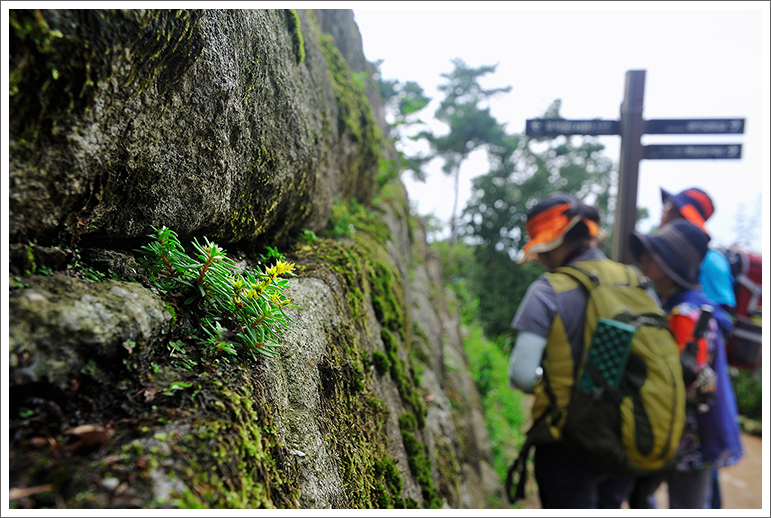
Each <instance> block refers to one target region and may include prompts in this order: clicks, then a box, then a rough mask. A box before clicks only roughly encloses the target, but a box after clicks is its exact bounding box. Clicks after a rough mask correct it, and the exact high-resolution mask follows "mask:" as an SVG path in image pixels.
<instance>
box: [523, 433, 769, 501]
mask: <svg viewBox="0 0 771 518" xmlns="http://www.w3.org/2000/svg"><path fill="white" fill-rule="evenodd" d="M762 444H763V443H762V439H761V438H760V437H757V436H754V435H749V434H742V445H743V446H744V456H743V457H742V458H741V460H740V461H739V462H738V463H736V464H735V465H734V466H731V467H728V468H723V469H721V470H720V493H721V495H722V498H723V509H762V508H763V449H762ZM528 486H529V487H528V491H526V494H527V500H526V501H524V502H522V508H524V509H540V508H541V503H540V501H539V500H538V492H537V491H538V490H537V486H536V484H535V477H532V476H531V477H530V480H528ZM655 496H656V502H657V504H658V507H659V509H668V508H669V498H668V497H667V488H666V484H662V485H661V487H659V489H658V491H656V494H655ZM624 507H625V508H628V507H627V506H626V505H625V506H624Z"/></svg>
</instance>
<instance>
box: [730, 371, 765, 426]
mask: <svg viewBox="0 0 771 518" xmlns="http://www.w3.org/2000/svg"><path fill="white" fill-rule="evenodd" d="M762 369H763V368H762V367H758V368H757V369H755V370H748V369H730V372H731V384H732V385H733V389H734V395H735V396H736V406H737V407H738V410H739V414H740V415H743V416H745V417H749V418H750V419H754V420H756V421H761V420H762V418H763V386H762V380H763V370H762Z"/></svg>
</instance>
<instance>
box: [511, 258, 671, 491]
mask: <svg viewBox="0 0 771 518" xmlns="http://www.w3.org/2000/svg"><path fill="white" fill-rule="evenodd" d="M546 275H547V279H548V280H549V282H550V283H551V284H552V285H553V286H554V285H555V284H556V285H560V284H561V285H562V286H563V287H564V285H565V283H569V284H571V285H572V286H573V287H574V286H575V284H576V283H577V284H578V285H579V286H581V287H583V289H585V290H586V293H587V296H588V300H587V306H586V320H585V324H584V354H583V358H581V359H580V360H579V362H580V363H579V366H578V370H577V376H576V377H575V379H574V380H573V383H572V386H570V387H569V395H568V396H565V395H561V396H559V397H560V398H563V399H564V398H565V397H569V402H568V403H567V405H566V406H565V404H564V400H563V401H562V403H560V404H557V400H558V398H557V396H555V395H554V393H553V391H551V389H550V383H549V379H550V377H554V376H562V377H563V378H562V379H564V376H568V375H569V376H570V377H571V378H572V372H571V373H555V372H553V371H552V372H548V371H547V369H546V367H545V368H544V377H543V380H542V387H541V388H542V389H544V390H545V391H546V393H547V394H548V396H549V398H548V400H549V401H551V402H552V403H551V404H550V405H549V407H548V408H546V409H545V411H543V413H542V414H540V415H539V417H538V418H537V419H536V420H535V422H534V423H533V426H532V427H531V428H530V430H529V431H528V434H527V439H526V441H525V444H524V446H523V447H522V450H521V451H520V454H519V456H518V458H517V459H516V460H515V461H514V463H513V464H512V466H511V467H510V468H509V472H508V474H507V479H506V490H507V493H508V495H509V497H510V499H511V500H512V501H516V500H518V499H520V498H523V497H524V485H525V479H526V473H527V470H526V469H525V463H526V461H527V458H528V455H529V450H530V448H531V447H532V446H534V445H538V444H545V443H549V442H553V441H556V440H562V441H563V443H564V445H565V447H566V449H567V451H568V452H569V453H570V455H572V456H573V457H574V458H576V459H577V460H579V461H581V462H582V463H584V464H585V465H587V466H589V467H592V468H594V469H596V470H599V471H603V472H607V473H615V474H619V475H633V476H644V475H648V474H651V473H654V472H656V471H659V470H661V469H663V468H664V467H666V466H667V465H668V463H669V462H670V461H671V460H672V459H673V457H674V455H675V453H676V451H677V447H678V444H679V442H680V438H681V436H682V432H683V427H684V425H685V387H684V383H683V374H682V367H681V364H680V356H679V352H678V347H677V343H676V342H675V339H674V337H673V335H672V333H671V331H670V330H669V327H668V325H667V319H666V316H665V314H664V311H663V310H662V309H661V308H660V307H659V306H658V304H656V302H655V301H654V300H653V299H652V298H651V297H650V295H649V294H648V292H647V285H646V284H645V282H643V277H642V275H641V274H640V273H639V272H638V271H637V269H635V268H634V267H632V266H628V265H624V264H621V263H617V262H615V261H610V260H608V259H598V260H588V261H581V262H579V263H576V264H575V265H574V266H566V267H560V268H557V269H556V270H555V271H554V272H551V273H548V274H546ZM562 336H564V333H563V334H562ZM565 341H566V343H565V348H567V349H568V350H569V349H570V344H569V343H567V338H566V337H565ZM561 365H566V368H569V367H570V362H562V363H561ZM517 473H518V474H519V484H518V488H517V493H516V494H512V492H511V489H512V487H513V485H514V482H513V478H514V475H515V474H517Z"/></svg>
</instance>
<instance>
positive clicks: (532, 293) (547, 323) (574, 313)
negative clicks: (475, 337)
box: [511, 248, 606, 374]
mask: <svg viewBox="0 0 771 518" xmlns="http://www.w3.org/2000/svg"><path fill="white" fill-rule="evenodd" d="M590 259H606V257H605V254H603V253H602V250H600V249H599V248H590V249H588V250H587V251H586V252H584V253H582V254H581V255H579V256H577V257H576V258H575V259H573V260H572V261H570V262H569V263H568V265H571V264H574V263H576V262H579V261H587V260H590ZM557 313H559V315H560V317H562V322H563V323H564V324H565V331H566V332H567V335H568V340H569V341H570V348H571V350H572V352H573V362H574V365H575V367H576V368H578V363H579V359H580V355H581V353H582V351H583V348H584V318H585V313H586V292H585V291H584V290H583V289H582V288H581V287H580V286H576V288H575V289H572V290H568V291H566V292H563V293H559V294H557V293H555V292H554V289H553V288H552V286H551V284H549V281H547V280H546V278H545V276H543V275H541V276H540V277H538V278H537V279H536V280H535V281H533V283H532V284H530V286H528V288H527V291H526V292H525V296H524V298H523V299H522V302H521V303H520V304H519V308H518V309H517V314H516V315H514V320H512V322H511V327H513V328H514V329H516V330H517V331H529V332H531V333H533V334H536V335H538V336H540V337H543V338H548V337H549V332H550V331H551V324H552V321H553V320H554V315H555V314H557ZM574 374H575V373H574Z"/></svg>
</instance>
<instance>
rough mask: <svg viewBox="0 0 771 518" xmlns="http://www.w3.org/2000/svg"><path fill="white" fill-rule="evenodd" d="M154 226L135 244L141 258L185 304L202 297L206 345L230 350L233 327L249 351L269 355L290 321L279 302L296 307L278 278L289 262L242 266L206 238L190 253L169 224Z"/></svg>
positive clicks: (288, 268)
mask: <svg viewBox="0 0 771 518" xmlns="http://www.w3.org/2000/svg"><path fill="white" fill-rule="evenodd" d="M153 230H154V232H153V233H151V234H149V235H148V237H150V238H151V239H152V241H151V242H150V243H149V244H148V245H145V246H143V247H142V248H141V249H140V250H138V251H139V252H141V253H142V254H143V255H144V259H143V264H144V266H145V267H146V268H147V270H148V272H149V273H150V277H151V280H152V282H154V283H155V285H156V286H157V287H158V289H160V290H161V291H163V292H166V293H172V292H179V293H182V294H183V295H187V296H188V298H187V300H186V301H185V303H186V304H191V303H193V302H194V301H196V300H199V301H201V302H202V305H203V307H204V308H205V310H206V312H207V314H206V316H205V317H204V318H202V319H201V322H202V325H203V329H204V332H205V333H206V334H207V337H206V338H205V339H204V340H203V345H204V346H205V347H206V348H207V350H208V351H210V352H211V351H219V352H225V353H228V354H231V355H232V354H234V353H235V352H236V351H235V348H234V347H233V345H231V340H230V339H229V338H228V336H229V334H230V333H231V332H232V333H234V340H232V342H233V343H234V344H236V345H237V346H238V347H241V348H242V349H243V350H245V351H247V352H249V353H250V354H251V355H252V357H253V358H255V357H254V353H259V354H261V355H264V356H273V355H274V354H275V352H274V349H275V348H276V347H278V341H279V339H280V338H281V336H282V335H283V331H284V329H288V322H291V319H290V318H289V317H288V316H287V315H286V314H285V313H284V308H285V307H293V308H297V307H299V306H295V305H293V304H292V303H291V301H290V299H288V298H286V297H285V296H284V293H283V292H284V290H285V288H286V285H287V281H286V280H283V279H280V278H279V276H280V275H293V274H292V273H291V272H292V269H293V267H294V265H293V264H291V263H287V262H284V261H282V260H280V259H279V260H277V261H276V264H275V265H274V266H272V267H270V268H267V269H266V270H265V271H264V272H263V271H260V270H259V269H258V270H255V271H250V270H248V269H244V270H241V269H239V268H237V267H236V265H235V264H234V262H233V261H232V259H230V258H228V257H227V255H226V254H225V252H224V250H223V249H222V248H220V247H219V246H218V245H216V244H215V243H211V242H210V241H209V240H208V239H205V244H203V245H201V244H200V243H199V242H198V240H197V239H194V240H193V248H194V249H195V251H196V255H195V257H191V256H189V255H188V254H187V253H186V251H185V249H184V247H183V246H182V244H181V243H180V242H179V239H178V237H177V234H176V233H175V232H174V231H173V230H171V229H168V228H166V227H163V228H161V229H155V228H153ZM223 322H228V323H229V324H232V329H226V328H225V327H224V326H223V325H222V323H223Z"/></svg>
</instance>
